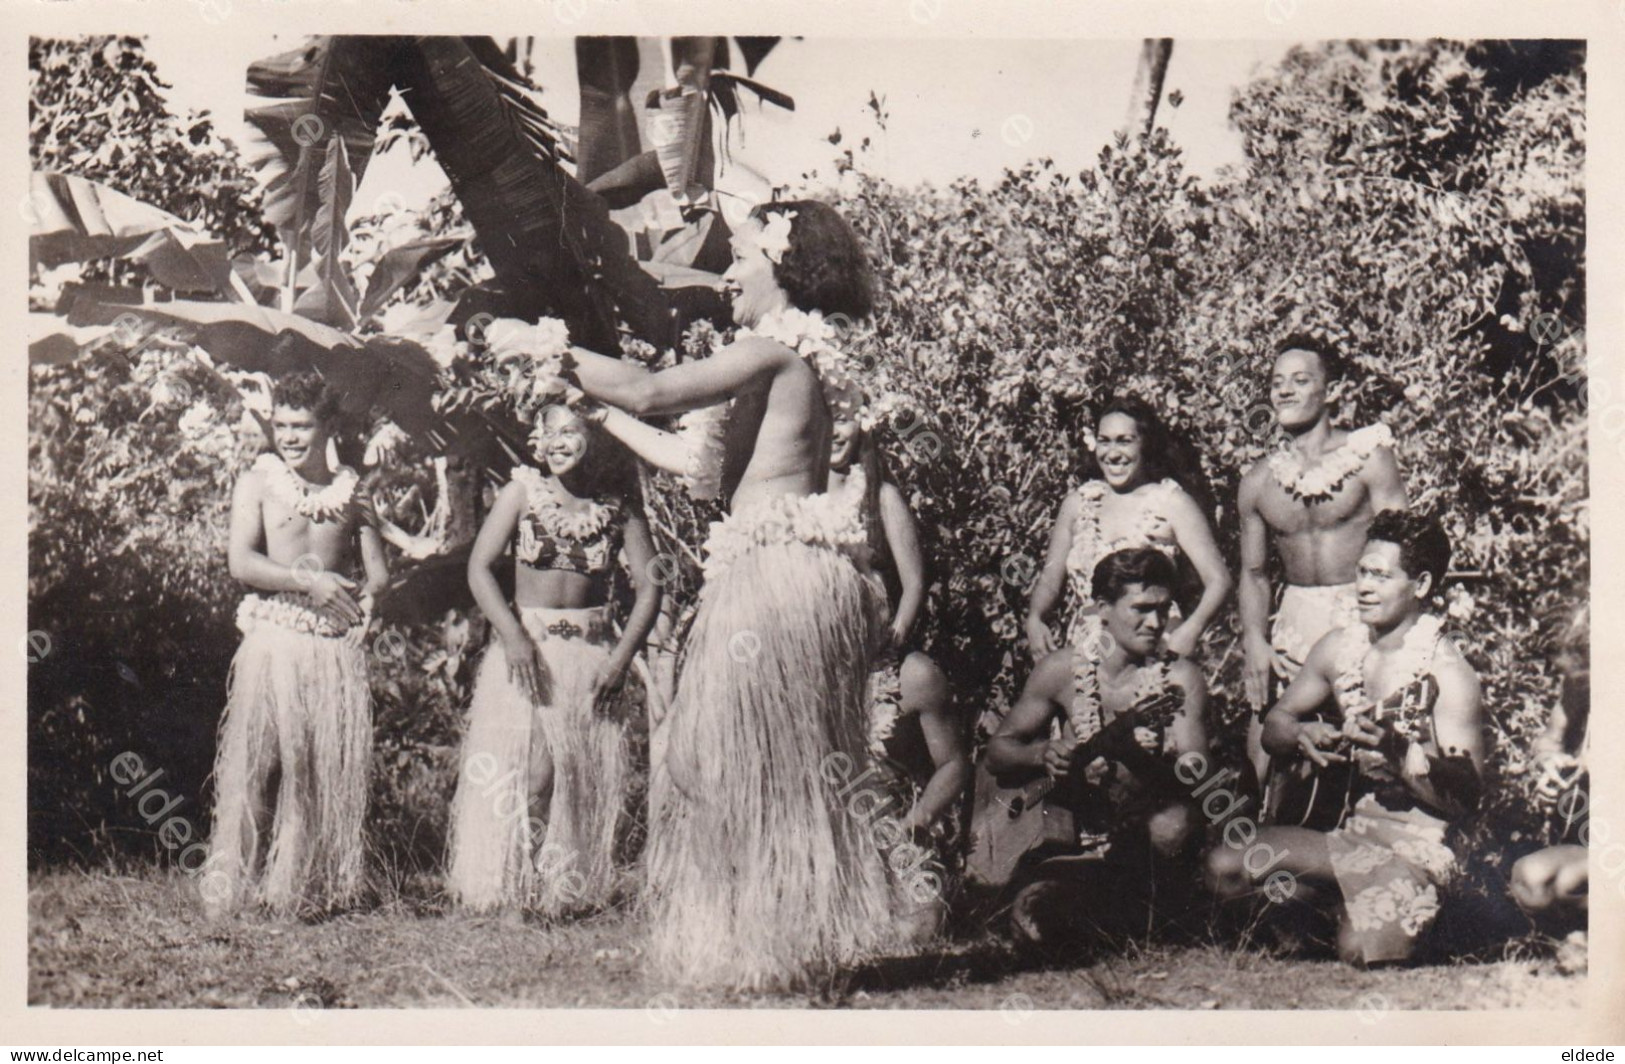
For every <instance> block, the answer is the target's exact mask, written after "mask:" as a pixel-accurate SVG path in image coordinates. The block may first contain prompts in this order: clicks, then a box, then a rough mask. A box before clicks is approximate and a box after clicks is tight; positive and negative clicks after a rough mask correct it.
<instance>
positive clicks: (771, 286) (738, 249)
mask: <svg viewBox="0 0 1625 1064" xmlns="http://www.w3.org/2000/svg"><path fill="white" fill-rule="evenodd" d="M761 236H762V224H761V223H760V222H758V221H756V220H755V219H754V218H750V219H747V220H746V221H744V222H743V223H741V224H740V226H739V228H738V229H737V230H735V232H734V235H733V239H732V240H731V241H730V242H729V246H730V247H731V248H732V249H733V256H734V260H733V265H731V266H729V267H728V271H727V272H726V273H724V274H723V275H722V280H723V282H724V285H725V286H726V289H727V292H728V295H729V297H730V299H731V301H732V306H733V317H734V321H735V322H737V323H738V324H740V325H745V326H751V325H755V324H757V323H758V322H760V321H761V320H762V319H763V318H764V317H766V316H767V315H768V314H771V313H772V312H773V311H775V310H778V309H780V308H782V307H784V306H786V305H788V304H789V302H790V299H789V297H788V296H787V295H785V293H784V289H782V288H780V287H779V282H778V280H777V278H775V277H774V276H773V260H772V259H770V258H768V257H767V253H766V252H764V251H763V250H762V246H761V242H760V241H761Z"/></svg>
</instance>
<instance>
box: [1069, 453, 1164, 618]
mask: <svg viewBox="0 0 1625 1064" xmlns="http://www.w3.org/2000/svg"><path fill="white" fill-rule="evenodd" d="M1178 488H1179V486H1178V485H1177V484H1176V483H1175V482H1174V481H1172V480H1164V481H1162V482H1161V483H1160V484H1158V485H1156V487H1155V490H1153V491H1148V492H1146V493H1145V494H1144V495H1143V496H1136V495H1134V494H1133V493H1131V495H1130V497H1131V498H1132V499H1134V501H1135V502H1137V503H1139V506H1140V514H1139V521H1138V522H1137V523H1136V524H1135V526H1134V529H1133V530H1132V531H1131V532H1129V533H1128V534H1126V535H1119V536H1113V537H1112V538H1111V539H1106V538H1105V537H1104V536H1102V535H1101V532H1100V511H1101V508H1102V506H1103V504H1104V503H1105V500H1106V496H1107V494H1108V493H1109V492H1110V491H1111V485H1109V484H1107V483H1106V482H1105V481H1104V480H1091V481H1089V482H1088V483H1087V484H1085V485H1083V486H1082V487H1081V488H1079V489H1078V497H1079V499H1081V500H1082V503H1083V505H1082V506H1081V507H1080V508H1079V510H1078V516H1077V520H1076V521H1074V522H1073V525H1072V549H1071V550H1070V551H1068V552H1067V556H1066V558H1067V569H1068V570H1069V571H1070V572H1071V574H1072V576H1073V579H1074V581H1076V582H1077V583H1078V584H1079V585H1080V587H1079V591H1080V593H1081V594H1082V595H1083V596H1084V597H1085V598H1087V597H1088V581H1089V578H1090V575H1091V574H1092V573H1094V571H1095V565H1096V564H1098V563H1099V561H1100V559H1102V558H1104V557H1105V556H1106V555H1108V554H1111V553H1112V552H1113V551H1119V550H1127V549H1129V548H1134V547H1155V548H1156V549H1158V550H1160V551H1162V552H1163V553H1164V554H1168V555H1170V556H1172V554H1173V552H1174V551H1175V550H1176V549H1177V547H1176V544H1174V543H1173V542H1172V541H1170V539H1169V537H1168V527H1169V526H1168V517H1167V514H1166V513H1164V512H1163V510H1164V508H1163V507H1162V506H1159V505H1158V504H1159V503H1161V502H1162V501H1164V500H1165V499H1166V498H1167V496H1168V495H1169V493H1171V492H1173V491H1177V490H1178Z"/></svg>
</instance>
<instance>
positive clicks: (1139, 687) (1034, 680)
mask: <svg viewBox="0 0 1625 1064" xmlns="http://www.w3.org/2000/svg"><path fill="white" fill-rule="evenodd" d="M1176 575H1177V574H1176V572H1175V569H1174V564H1173V562H1171V561H1169V560H1168V558H1167V557H1166V556H1165V555H1163V554H1162V553H1160V552H1158V551H1156V550H1153V549H1149V548H1142V549H1139V550H1124V551H1118V552H1116V553H1115V554H1110V555H1108V556H1107V557H1105V558H1103V559H1102V560H1101V561H1100V562H1099V564H1097V565H1096V567H1095V571H1094V577H1093V581H1092V587H1091V591H1092V594H1093V597H1094V598H1095V600H1096V602H1097V603H1098V607H1099V612H1098V614H1097V615H1096V616H1095V617H1093V618H1091V619H1090V630H1088V631H1086V633H1085V634H1084V636H1083V638H1081V639H1079V640H1078V642H1077V644H1076V645H1075V646H1067V647H1063V648H1061V649H1060V650H1057V651H1054V652H1053V653H1051V654H1049V655H1048V656H1046V657H1045V658H1044V659H1043V660H1042V661H1040V662H1039V663H1038V666H1037V668H1035V669H1034V670H1033V673H1032V676H1030V677H1029V678H1028V680H1027V685H1026V687H1025V688H1024V689H1023V691H1022V692H1021V698H1020V699H1019V700H1018V701H1017V702H1016V704H1015V705H1014V706H1013V707H1012V708H1011V710H1010V713H1009V715H1008V716H1007V717H1006V718H1005V720H1004V723H1003V724H1002V725H1001V726H1000V728H999V730H998V732H997V733H996V734H995V735H994V736H993V738H992V739H991V740H990V741H989V743H988V750H987V766H988V768H989V770H990V771H991V772H992V773H993V774H994V775H995V776H996V777H998V779H999V782H1000V783H1001V784H1004V785H1006V786H1010V785H1013V784H1016V783H1019V782H1021V781H1022V780H1023V779H1024V778H1026V779H1033V778H1039V779H1044V778H1047V780H1048V781H1049V782H1048V783H1047V784H1045V783H1039V784H1038V789H1042V790H1045V791H1047V793H1046V794H1045V795H1043V796H1042V797H1041V796H1039V795H1038V794H1036V793H1034V790H1035V789H1034V788H1032V787H1029V789H1028V791H1027V796H1028V797H1027V799H1026V800H1028V801H1034V802H1036V801H1043V800H1045V799H1047V802H1048V805H1049V807H1050V808H1049V809H1047V810H1046V811H1045V812H1044V814H1043V815H1044V816H1045V817H1046V819H1047V820H1048V821H1049V822H1050V823H1051V824H1054V823H1056V822H1061V823H1064V824H1066V825H1067V832H1068V835H1069V837H1068V838H1067V839H1066V840H1064V841H1063V842H1062V845H1061V846H1060V847H1058V848H1056V849H1055V850H1054V852H1056V853H1057V856H1054V857H1052V858H1051V859H1049V860H1043V859H1042V857H1043V856H1044V855H1043V854H1042V853H1041V852H1035V853H1031V854H1028V857H1027V860H1026V862H1025V864H1024V866H1023V868H1022V871H1018V873H1017V875H1018V876H1020V877H1022V878H1025V879H1027V881H1028V882H1027V884H1026V885H1025V886H1024V887H1023V888H1022V889H1021V891H1020V893H1019V894H1017V896H1016V900H1015V903H1014V905H1013V906H1012V912H1011V922H1012V925H1013V927H1014V929H1015V933H1016V935H1017V937H1018V939H1020V940H1024V944H1026V945H1029V946H1041V947H1045V948H1050V947H1056V946H1066V945H1071V944H1075V943H1077V942H1080V941H1086V940H1098V939H1099V938H1100V937H1101V936H1103V935H1110V934H1111V933H1113V932H1121V931H1126V930H1129V929H1131V928H1133V927H1137V926H1143V924H1142V922H1141V921H1142V919H1143V916H1144V913H1145V909H1144V907H1143V903H1144V902H1146V901H1147V900H1148V898H1147V897H1146V896H1147V894H1148V893H1149V891H1148V889H1147V888H1148V887H1149V886H1150V884H1151V876H1152V874H1153V873H1154V871H1155V870H1156V866H1157V864H1158V863H1165V862H1166V861H1167V860H1168V859H1170V858H1176V857H1179V856H1181V855H1183V854H1185V853H1186V852H1188V850H1189V848H1190V846H1191V844H1192V843H1193V842H1194V841H1195V839H1196V836H1197V834H1198V823H1197V816H1196V811H1195V809H1194V807H1193V805H1192V804H1191V802H1190V799H1189V794H1188V790H1189V789H1188V788H1182V787H1181V786H1180V785H1179V783H1178V782H1177V781H1176V779H1175V777H1174V774H1173V766H1174V762H1175V761H1176V760H1177V759H1178V758H1179V757H1180V756H1181V755H1185V754H1190V753H1197V754H1202V755H1204V756H1205V755H1206V752H1207V729H1206V726H1205V723H1204V720H1203V707H1204V704H1205V702H1206V699H1207V688H1206V686H1205V685H1204V684H1203V682H1202V673H1201V670H1199V669H1198V668H1197V667H1196V666H1195V665H1193V664H1192V663H1191V662H1189V661H1185V660H1182V659H1172V658H1170V657H1169V656H1167V655H1166V654H1164V652H1163V650H1162V636H1163V633H1164V632H1165V631H1166V629H1167V624H1168V607H1169V603H1170V602H1172V600H1173V596H1172V592H1171V590H1170V588H1171V587H1172V586H1173V584H1174V581H1175V579H1176ZM1040 774H1042V775H1040ZM1057 806H1058V807H1059V808H1056V807H1057ZM1029 815H1034V814H1029ZM1051 834H1053V832H1051ZM1068 851H1070V852H1068ZM1023 873H1025V875H1023ZM1136 908H1138V913H1137V914H1136V913H1135V909H1136Z"/></svg>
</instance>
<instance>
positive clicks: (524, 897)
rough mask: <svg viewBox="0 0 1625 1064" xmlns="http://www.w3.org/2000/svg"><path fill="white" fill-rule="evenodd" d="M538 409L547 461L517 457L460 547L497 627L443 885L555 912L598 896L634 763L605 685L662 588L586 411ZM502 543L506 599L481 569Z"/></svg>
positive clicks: (486, 905) (477, 900)
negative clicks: (618, 613)
mask: <svg viewBox="0 0 1625 1064" xmlns="http://www.w3.org/2000/svg"><path fill="white" fill-rule="evenodd" d="M538 420H539V423H538V426H537V429H536V431H535V433H534V434H533V435H532V437H531V440H532V443H533V445H534V446H535V448H536V453H537V455H538V456H539V457H540V458H541V459H542V460H543V461H544V462H545V463H546V472H543V471H541V470H539V469H535V468H533V467H531V466H519V467H517V468H515V469H514V471H513V477H512V479H511V480H510V481H509V482H508V484H507V486H506V487H504V488H503V489H502V492H501V493H500V494H499V495H498V496H497V499H496V503H495V505H493V506H492V508H491V513H490V515H489V516H488V517H486V519H485V524H484V525H483V527H481V529H480V533H479V537H478V538H477V539H476V540H475V542H474V548H473V552H472V553H471V554H470V556H469V560H468V582H469V587H470V589H471V590H472V591H473V593H474V599H475V601H476V602H478V603H479V606H480V609H482V610H483V611H484V612H485V616H486V617H487V618H488V619H489V620H490V622H491V626H492V630H493V631H494V633H495V638H494V639H493V640H492V641H491V645H490V648H489V649H488V650H487V651H486V654H485V658H484V660H483V661H481V663H480V668H479V673H478V675H477V676H476V678H475V681H474V697H473V704H472V706H471V707H470V710H469V723H468V733H467V735H466V736H465V738H464V740H463V748H462V756H461V761H460V770H459V774H458V780H457V794H456V797H455V798H454V799H453V801H452V812H451V821H452V823H451V861H450V872H449V875H448V880H449V882H448V886H449V888H450V891H451V894H452V896H453V897H454V898H455V899H456V901H457V902H458V904H460V905H462V906H464V907H466V908H469V909H473V910H491V909H507V910H510V911H512V910H528V911H533V912H537V913H539V914H542V915H546V916H555V915H559V914H562V913H566V912H571V911H583V910H590V909H595V908H600V907H602V906H603V905H605V904H606V903H607V902H609V901H610V899H611V895H612V893H613V890H614V887H615V867H614V863H613V857H614V848H615V839H616V833H617V829H618V828H619V826H620V824H621V821H622V817H623V816H624V815H625V814H626V812H627V810H626V799H627V788H628V784H629V782H630V779H631V776H632V766H631V765H630V764H629V762H628V755H627V734H626V731H627V721H626V720H625V719H624V716H623V715H622V714H618V713H616V712H615V707H616V704H617V697H616V696H617V693H618V692H619V690H620V687H621V683H622V680H623V679H624V678H625V676H626V671H627V668H628V667H629V666H630V665H631V662H632V656H633V654H634V653H636V651H637V648H638V647H639V646H640V645H641V644H642V643H643V640H644V638H645V637H646V636H647V635H648V633H649V629H650V627H651V626H652V625H653V624H654V620H655V614H656V612H657V611H658V609H659V606H660V588H659V586H658V584H657V583H656V581H654V580H653V579H652V578H651V577H650V576H649V563H650V561H651V560H652V559H653V557H654V549H653V547H652V545H651V542H650V538H649V530H648V526H647V524H646V523H645V520H644V518H643V515H642V513H641V511H640V510H639V508H638V507H637V505H636V503H635V502H633V501H632V500H630V499H627V498H624V497H622V496H619V495H612V494H601V493H600V492H599V491H597V490H595V489H597V488H599V487H601V485H600V483H596V482H595V479H596V478H594V477H593V474H592V471H591V470H590V468H589V466H588V464H587V458H588V455H589V451H590V450H591V449H592V448H593V446H594V445H593V442H592V439H593V433H592V432H591V430H590V429H589V427H588V425H587V424H586V423H585V422H584V421H582V420H581V418H580V417H579V416H578V415H577V414H576V413H574V412H573V411H571V410H568V409H566V408H565V407H563V406H550V407H546V408H545V409H544V410H543V411H542V414H541V417H540V418H539V419H538ZM510 545H511V546H512V549H513V558H514V601H513V603H512V605H510V604H509V603H508V601H507V600H506V599H505V598H504V596H503V594H502V591H501V589H500V588H499V586H498V584H497V579H496V576H495V574H494V573H493V568H494V567H495V566H496V565H497V564H498V563H499V561H500V559H501V558H502V556H503V555H504V553H505V552H506V551H507V550H508V548H509V546H510ZM623 550H624V552H625V556H626V563H627V566H628V568H629V570H630V572H631V574H632V581H633V584H634V586H635V587H636V590H637V600H636V602H635V604H634V605H633V607H632V613H631V616H630V617H628V618H627V621H626V625H625V627H624V628H623V630H622V631H621V633H620V637H619V638H618V639H617V638H616V636H615V632H614V626H613V618H612V617H611V613H610V607H609V604H608V600H609V578H610V575H611V570H612V569H613V568H614V566H615V564H616V561H617V559H618V558H619V557H620V555H621V554H622V552H623Z"/></svg>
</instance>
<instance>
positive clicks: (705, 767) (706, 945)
mask: <svg viewBox="0 0 1625 1064" xmlns="http://www.w3.org/2000/svg"><path fill="white" fill-rule="evenodd" d="M733 251H734V264H733V266H732V267H731V268H730V269H729V271H728V275H727V276H728V280H729V282H730V284H731V285H732V287H733V288H734V299H733V313H734V318H735V320H736V321H738V322H739V324H740V325H742V326H744V328H743V329H742V330H741V331H740V333H739V335H737V336H736V338H735V340H734V342H732V343H730V344H728V345H727V346H725V347H723V348H722V349H720V350H719V351H717V352H716V353H715V354H713V355H712V356H711V357H709V358H704V359H699V360H696V361H693V362H688V363H684V364H681V365H678V366H675V367H673V368H670V369H666V370H663V371H660V372H654V373H651V372H648V371H647V370H645V369H643V368H642V367H639V366H634V365H630V364H627V363H622V362H619V361H616V360H614V359H609V358H604V357H602V356H599V355H595V354H592V353H590V352H584V351H579V350H577V351H576V358H577V360H578V362H577V372H578V374H579V377H578V380H579V383H580V386H581V388H582V389H583V390H584V391H585V392H586V393H587V394H588V395H589V396H591V397H593V398H594V399H598V400H600V401H602V402H604V403H606V404H608V405H609V406H611V407H613V408H614V409H612V410H610V411H608V412H607V414H606V417H605V420H604V425H605V427H606V428H607V429H608V430H609V431H611V432H613V433H614V434H616V435H617V436H618V437H619V438H620V439H621V440H622V441H623V442H626V443H627V444H628V445H629V446H631V447H632V449H633V450H634V451H635V452H637V453H638V454H639V455H640V456H642V457H644V458H645V459H647V460H649V461H651V462H652V463H654V464H656V465H659V466H662V467H663V468H667V469H675V470H679V471H681V472H684V473H687V474H689V475H690V476H691V477H692V478H693V479H694V481H695V483H696V485H698V486H699V487H700V488H701V490H704V489H705V488H718V487H720V489H721V490H723V491H726V492H728V493H729V494H730V497H731V507H730V513H729V515H728V516H727V518H726V519H724V520H722V521H720V522H718V523H717V524H715V525H713V526H712V528H711V532H710V535H709V537H708V538H707V541H706V545H705V560H704V573H705V583H704V587H703V588H702V590H701V592H700V597H699V603H698V608H697V611H696V614H695V618H694V622H693V626H692V628H691V629H690V631H689V633H688V639H687V642H686V644H685V647H684V651H683V661H682V665H681V671H680V675H679V679H678V687H677V696H676V699H675V702H674V705H673V708H672V710H671V713H670V715H669V717H668V718H667V721H666V725H665V732H666V735H665V738H666V743H665V755H664V757H663V759H662V761H661V763H660V764H659V765H657V766H656V767H655V770H654V772H653V775H652V779H651V784H650V786H651V804H652V806H653V813H652V819H651V824H650V831H649V845H648V851H647V864H648V888H647V895H646V904H647V910H648V915H649V919H650V925H651V926H650V934H651V947H650V948H651V961H652V963H653V965H654V968H655V970H656V972H657V973H658V975H659V976H660V977H661V978H663V979H664V980H666V981H668V982H671V983H678V984H689V985H711V986H724V987H735V988H741V989H746V988H766V987H785V986H793V985H798V984H804V983H806V982H807V981H809V980H810V979H815V978H817V977H818V976H820V975H822V974H825V973H827V972H828V971H830V970H831V969H833V968H834V967H836V966H838V965H841V964H845V963H849V962H851V961H854V960H856V959H859V958H861V957H864V956H867V955H870V954H872V953H874V952H875V951H876V950H877V949H880V948H883V946H884V945H885V943H886V941H887V938H888V936H889V935H890V934H891V929H890V922H891V914H890V889H891V888H890V884H889V883H888V878H887V874H886V869H885V867H884V864H883V862H882V859H881V855H880V853H879V850H878V848H877V847H876V846H875V844H874V841H873V839H872V837H871V835H870V833H869V831H868V830H867V828H868V825H867V824H865V823H864V822H863V820H862V818H861V817H859V816H855V815H853V814H852V813H851V811H850V810H849V809H848V808H847V807H846V805H845V803H844V802H843V799H842V796H841V794H840V792H839V787H840V780H839V778H838V776H837V775H836V774H835V773H833V772H832V771H831V769H832V766H834V765H837V764H842V763H844V764H846V765H853V764H861V763H862V760H863V758H864V756H865V751H866V748H867V734H868V721H867V712H866V710H867V707H866V705H865V684H866V681H867V679H868V673H869V661H870V656H871V654H872V652H873V649H874V647H875V644H876V642H877V640H878V635H879V629H880V627H881V625H882V624H883V620H882V616H881V611H882V609H883V603H882V601H881V596H880V595H879V594H878V593H877V591H876V589H875V586H874V584H873V583H872V582H871V581H870V580H869V579H868V578H867V577H866V576H865V569H866V567H867V556H868V545H867V542H866V539H865V535H864V527H863V520H862V515H861V513H860V512H859V509H858V507H857V505H856V504H855V501H854V499H853V498H852V495H851V494H850V493H842V494H841V495H839V496H836V495H828V494H825V493H824V492H825V489H826V487H827V484H828V475H829V456H830V414H829V409H828V406H827V405H826V403H825V399H824V389H825V386H826V385H839V384H840V383H841V379H842V378H844V377H845V376H847V373H848V371H847V367H846V362H845V359H844V357H843V356H842V354H841V352H840V351H839V350H838V349H837V348H836V346H835V339H836V334H835V330H834V328H833V327H832V325H831V324H830V323H829V322H827V321H825V319H824V315H835V314H842V315H845V316H847V317H849V318H854V319H855V318H861V317H863V316H865V315H867V313H868V312H869V308H870V294H869V284H870V273H869V267H868V263H867V259H866V256H865V253H864V250H863V248H862V246H861V244H859V242H858V240H857V238H856V236H855V235H854V234H853V232H852V230H851V228H850V227H849V226H848V225H847V223H846V222H845V221H844V220H843V219H842V218H841V217H840V215H838V214H837V213H836V212H835V211H834V210H832V209H831V208H829V207H827V206H825V205H823V204H819V203H811V202H804V201H803V202H778V203H772V204H766V205H763V206H761V207H758V208H756V210H755V211H753V212H752V216H751V218H750V219H749V221H748V222H747V223H746V224H745V225H744V226H742V227H741V228H740V229H739V230H738V232H737V233H736V234H735V238H734V241H733ZM499 324H500V323H499ZM487 335H488V337H489V338H490V339H491V341H492V342H493V344H500V343H501V342H502V337H503V335H504V333H503V330H500V329H495V327H493V330H492V331H488V333H487ZM723 404H726V405H725V406H724V405H723ZM702 408H710V409H703V410H702ZM682 411H700V413H699V414H698V416H692V417H691V420H690V422H689V424H688V425H687V426H685V428H687V429H690V430H691V431H685V432H683V433H679V434H672V433H662V432H659V431H658V430H655V429H652V428H650V427H649V426H647V425H644V424H643V423H642V422H641V421H639V420H638V419H637V417H636V416H635V415H660V414H669V413H678V412H682ZM842 759H844V761H843V760H842Z"/></svg>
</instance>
